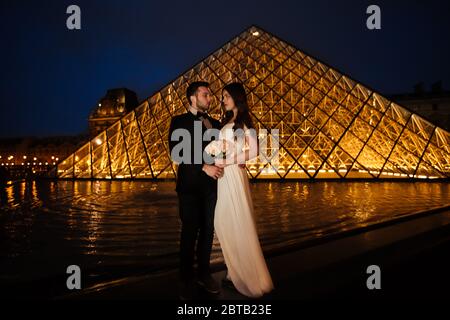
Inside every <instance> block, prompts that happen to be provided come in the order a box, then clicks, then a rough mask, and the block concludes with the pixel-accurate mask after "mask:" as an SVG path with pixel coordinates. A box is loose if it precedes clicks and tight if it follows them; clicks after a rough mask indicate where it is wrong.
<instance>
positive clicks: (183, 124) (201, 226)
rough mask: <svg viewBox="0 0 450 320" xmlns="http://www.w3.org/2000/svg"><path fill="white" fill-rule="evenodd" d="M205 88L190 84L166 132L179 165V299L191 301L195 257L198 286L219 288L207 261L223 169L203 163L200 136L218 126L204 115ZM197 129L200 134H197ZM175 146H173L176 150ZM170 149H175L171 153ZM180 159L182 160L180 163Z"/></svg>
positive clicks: (207, 101)
mask: <svg viewBox="0 0 450 320" xmlns="http://www.w3.org/2000/svg"><path fill="white" fill-rule="evenodd" d="M208 87H209V84H208V83H207V82H202V81H199V82H193V83H191V84H190V85H189V87H188V88H187V91H186V96H187V99H188V101H189V103H190V106H189V111H188V112H186V113H184V114H181V115H177V116H175V117H173V118H172V121H171V124H170V130H169V149H170V153H171V157H172V160H173V161H175V162H178V171H177V183H176V191H177V194H178V204H179V214H180V219H181V239H180V278H181V291H180V297H181V298H182V299H189V298H192V297H193V294H194V287H195V286H194V284H195V273H194V268H193V265H194V256H195V255H196V256H197V267H198V270H197V271H198V272H197V283H198V284H199V285H200V286H202V287H203V288H204V289H205V290H206V291H208V292H210V293H213V294H217V293H219V285H218V283H217V282H216V281H215V280H214V279H213V277H212V276H211V274H210V268H209V260H210V255H211V248H212V242H213V237H214V210H215V206H216V200H217V179H218V178H220V177H221V176H222V175H223V168H219V167H217V166H215V165H213V164H206V163H205V162H204V161H203V150H204V148H205V147H206V146H207V145H208V143H209V142H210V141H209V140H208V139H203V134H204V133H205V131H207V130H208V129H212V128H214V129H219V127H220V123H219V121H217V120H215V119H213V118H211V117H210V116H208V115H207V114H206V112H207V110H208V108H209V105H210V103H211V92H210V90H209V88H208ZM200 126H201V134H199V128H200ZM177 130H178V133H179V132H182V131H184V132H185V133H187V132H188V133H189V136H190V140H189V141H190V142H189V141H183V140H184V139H181V138H180V139H179V135H178V134H177ZM194 132H195V134H194ZM174 133H175V134H174ZM179 140H181V141H179ZM203 140H205V141H203ZM178 143H183V145H182V146H183V147H185V148H186V147H187V148H186V149H181V150H182V151H181V152H180V153H181V154H176V152H175V150H177V151H179V150H180V148H178V146H177V144H178ZM196 144H197V145H196ZM198 146H201V148H199V147H198ZM174 147H176V149H175V150H174ZM172 150H174V152H173V154H172ZM184 151H190V154H188V155H186V154H182V153H183V152H184ZM180 156H183V157H180ZM181 158H182V159H183V160H181V161H180V159H181ZM177 160H179V161H177ZM197 238H198V240H197ZM196 242H197V248H196V250H195V244H196Z"/></svg>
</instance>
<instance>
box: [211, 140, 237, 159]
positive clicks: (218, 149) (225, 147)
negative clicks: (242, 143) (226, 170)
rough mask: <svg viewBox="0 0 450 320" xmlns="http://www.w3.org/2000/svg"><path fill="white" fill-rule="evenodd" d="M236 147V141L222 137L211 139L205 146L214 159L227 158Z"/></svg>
mask: <svg viewBox="0 0 450 320" xmlns="http://www.w3.org/2000/svg"><path fill="white" fill-rule="evenodd" d="M233 149H234V143H233V142H231V141H229V140H226V139H222V140H214V141H211V142H210V143H209V144H208V145H207V146H206V148H205V152H206V153H207V154H209V155H210V156H211V157H213V158H214V159H226V158H227V157H228V156H229V155H230V154H231V153H232V152H233Z"/></svg>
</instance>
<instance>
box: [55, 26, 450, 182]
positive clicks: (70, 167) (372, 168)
mask: <svg viewBox="0 0 450 320" xmlns="http://www.w3.org/2000/svg"><path fill="white" fill-rule="evenodd" d="M196 80H204V81H208V82H209V83H210V84H211V86H210V88H211V91H212V93H213V95H214V100H213V103H212V109H211V110H210V112H209V113H210V114H211V115H212V116H213V117H216V118H217V117H219V115H220V106H219V103H218V101H217V97H219V96H220V93H221V89H222V88H223V86H224V85H225V84H227V83H229V82H232V81H240V82H242V83H244V85H245V87H246V90H247V93H248V101H249V105H250V108H251V114H252V116H253V119H254V122H255V125H256V128H257V130H260V129H266V130H268V131H269V132H270V130H271V129H279V147H280V149H279V157H278V161H279V162H278V163H277V166H276V167H274V166H272V164H271V163H270V162H269V163H263V162H260V161H259V160H254V161H251V162H250V163H248V165H247V172H248V175H249V177H250V178H253V179H265V178H268V179H291V178H294V179H303V178H305V179H312V178H313V179H321V178H330V179H342V178H358V179H361V178H364V179H376V178H399V179H401V178H406V179H411V178H413V179H414V178H424V179H442V178H444V179H445V178H449V177H450V145H449V143H450V134H449V132H447V131H445V130H443V129H441V128H438V127H436V126H435V125H433V124H432V123H430V122H429V121H427V120H425V119H424V118H423V117H420V116H418V115H417V114H414V113H413V112H411V111H410V110H408V109H407V108H405V107H402V106H400V105H398V104H396V103H394V102H392V101H389V100H388V99H386V98H385V97H383V96H382V95H380V94H378V93H376V92H374V91H373V90H371V89H369V88H368V87H367V86H364V85H362V84H360V83H358V82H356V81H354V80H353V79H351V78H350V77H348V76H347V75H344V74H343V73H341V72H339V71H337V70H336V69H334V68H331V67H330V66H328V65H326V64H325V63H323V62H321V61H319V60H317V59H314V58H312V57H311V56H309V55H307V54H305V53H304V52H303V51H301V50H298V49H297V48H296V47H295V46H293V45H291V44H289V43H287V42H285V41H282V40H280V39H279V38H277V37H276V36H274V35H272V34H270V33H269V32H267V31H264V30H263V29H261V28H259V27H256V26H252V27H250V28H248V29H247V30H245V31H244V32H243V33H241V34H240V35H238V36H237V37H235V38H233V39H232V40H231V41H229V42H227V43H226V44H225V45H224V46H222V47H221V48H220V49H218V50H216V51H215V52H213V53H212V54H211V55H209V56H208V57H207V58H206V59H204V60H202V61H200V62H199V63H197V64H196V65H195V66H193V67H192V68H190V69H188V70H187V71H186V72H185V73H183V74H182V75H181V76H179V77H178V78H176V79H174V80H173V81H171V82H170V83H168V84H167V85H166V86H164V87H163V88H162V89H161V90H159V91H157V92H155V93H154V94H153V95H151V96H150V97H149V98H147V99H145V100H144V101H143V102H142V103H141V104H140V105H139V106H138V107H136V109H134V110H133V111H131V112H129V113H128V114H126V115H125V116H123V117H122V118H121V119H120V120H118V121H117V122H116V123H114V124H113V125H111V126H110V127H109V128H108V129H106V130H105V131H103V132H102V133H100V134H99V135H98V136H97V137H95V138H94V139H92V140H90V141H89V142H87V143H86V144H85V145H83V146H82V147H81V148H79V149H78V150H77V151H76V152H74V153H73V154H72V155H70V156H69V157H67V158H66V159H64V160H62V161H60V162H59V163H58V165H57V167H56V168H55V172H54V174H55V175H56V176H57V177H58V178H75V179H139V178H151V179H161V178H174V177H175V175H176V173H175V172H176V168H175V166H174V164H173V163H172V161H171V159H170V156H169V151H168V131H169V125H170V119H171V117H173V116H175V115H177V114H180V113H183V112H186V110H187V106H188V103H187V100H186V98H185V91H186V87H187V86H188V83H189V82H192V81H196ZM269 147H270V146H269Z"/></svg>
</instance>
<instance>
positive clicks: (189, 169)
mask: <svg viewBox="0 0 450 320" xmlns="http://www.w3.org/2000/svg"><path fill="white" fill-rule="evenodd" d="M208 119H209V121H210V122H211V124H212V126H213V128H216V129H219V128H220V122H219V121H218V120H216V119H213V118H211V117H209V116H208ZM194 121H199V122H200V123H201V125H202V133H201V135H198V136H194ZM180 128H183V129H186V130H187V131H189V133H190V136H191V157H190V158H191V159H190V164H187V163H180V164H179V165H178V170H177V185H176V191H177V192H178V193H198V192H199V191H201V192H202V193H208V192H217V181H216V180H215V179H213V178H211V177H210V176H208V175H207V174H206V173H205V172H204V171H203V170H202V167H203V164H204V161H203V154H201V155H200V156H197V157H200V158H201V161H202V164H194V139H195V140H197V143H199V144H201V145H202V152H203V150H204V149H205V147H206V146H207V145H208V143H210V141H203V134H204V132H205V131H206V130H207V128H206V127H205V125H204V124H203V122H202V121H201V120H200V119H199V118H198V117H197V116H195V115H194V114H193V113H191V112H190V111H188V112H186V113H184V114H181V115H177V116H175V117H173V118H172V121H171V123H170V129H169V149H170V153H171V155H172V149H173V148H174V146H175V145H176V144H178V143H179V142H181V141H182V140H183V139H182V138H181V139H180V141H173V140H172V132H173V131H174V130H175V129H180ZM181 154H182V153H181Z"/></svg>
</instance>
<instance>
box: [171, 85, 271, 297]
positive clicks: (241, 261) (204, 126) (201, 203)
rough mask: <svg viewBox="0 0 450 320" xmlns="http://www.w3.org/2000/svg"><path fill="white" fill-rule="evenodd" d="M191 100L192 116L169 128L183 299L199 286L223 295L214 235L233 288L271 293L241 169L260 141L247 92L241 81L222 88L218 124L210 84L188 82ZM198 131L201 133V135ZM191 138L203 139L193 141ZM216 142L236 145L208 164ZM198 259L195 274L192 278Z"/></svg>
mask: <svg viewBox="0 0 450 320" xmlns="http://www.w3.org/2000/svg"><path fill="white" fill-rule="evenodd" d="M186 97H187V99H188V101H189V103H190V106H189V110H188V112H186V113H184V114H181V115H177V116H175V117H173V118H172V121H171V124H170V129H169V149H170V152H171V157H172V160H173V161H174V162H177V163H178V171H177V182H176V191H177V194H178V201H179V215H180V220H181V239H180V280H181V282H180V284H181V287H180V298H182V299H192V298H194V297H195V287H196V284H198V285H199V286H201V287H203V288H204V289H205V290H206V291H208V292H209V293H212V294H218V293H219V292H220V286H219V284H218V283H217V281H216V280H214V278H213V277H212V276H211V273H210V255H211V248H212V243H213V238H214V229H215V232H216V235H217V238H218V240H219V243H220V246H221V249H222V254H223V257H224V260H225V264H226V266H227V270H228V271H227V276H226V277H225V279H223V280H222V281H223V282H224V283H225V284H231V283H232V284H233V286H234V287H235V288H236V289H237V290H238V291H239V292H240V293H241V294H243V295H246V296H248V297H260V296H262V295H263V294H264V293H267V292H269V291H271V290H272V289H273V283H272V279H271V276H270V273H269V271H268V269H267V265H266V262H265V260H264V256H263V253H262V250H261V246H260V243H259V240H258V235H257V230H256V226H255V217H254V209H253V203H252V198H251V191H250V186H249V181H248V177H247V174H246V170H245V165H243V164H245V161H248V160H251V159H253V158H255V157H256V156H257V155H258V141H257V137H256V134H255V130H254V127H253V124H252V120H251V118H250V115H249V108H248V104H247V98H246V93H245V89H244V87H243V86H242V84H240V83H231V84H228V85H227V86H225V87H224V88H223V90H222V107H223V116H222V119H221V121H218V120H216V119H214V118H211V117H210V116H209V115H207V110H208V108H209V106H210V103H211V99H212V94H211V91H210V90H209V84H208V83H207V82H202V81H198V82H193V83H191V84H190V85H189V86H188V88H187V90H186ZM200 125H201V134H198V133H199V132H198V131H199V128H200ZM214 130H216V133H217V132H218V130H220V131H219V132H218V136H219V139H218V140H216V141H213V142H211V134H208V133H210V132H214ZM177 131H178V134H177ZM180 131H182V132H184V133H188V135H189V137H190V139H186V141H179V140H180V134H179V133H180ZM237 133H240V134H237ZM215 137H216V136H215ZM192 139H195V140H199V141H193V142H192ZM183 140H184V139H183ZM217 141H228V142H231V143H232V144H233V146H234V147H233V149H234V152H231V153H228V154H227V157H226V158H223V157H215V158H212V161H211V157H210V158H208V156H206V157H204V156H203V154H204V153H207V152H208V149H212V147H211V145H212V144H213V143H214V142H217ZM191 142H192V143H191ZM180 143H181V144H183V148H181V149H180V148H178V147H177V145H178V144H180ZM198 144H199V145H200V146H201V149H200V148H198ZM180 150H181V151H180ZM196 152H197V155H195V153H196ZM199 152H200V153H201V157H200V159H201V160H200V161H198V158H199V157H198V153H199ZM209 152H210V153H211V151H209ZM194 158H195V159H196V160H197V161H194V160H195V159H194ZM205 159H206V161H205ZM177 160H178V161H177ZM195 256H196V258H197V274H195V272H194V257H195Z"/></svg>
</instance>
